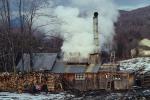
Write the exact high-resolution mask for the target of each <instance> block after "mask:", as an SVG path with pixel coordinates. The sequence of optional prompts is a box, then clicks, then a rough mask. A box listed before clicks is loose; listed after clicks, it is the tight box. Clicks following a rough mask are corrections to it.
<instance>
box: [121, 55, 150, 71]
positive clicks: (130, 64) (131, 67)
mask: <svg viewBox="0 0 150 100" xmlns="http://www.w3.org/2000/svg"><path fill="white" fill-rule="evenodd" d="M120 66H121V70H128V71H137V70H139V69H143V70H144V72H147V71H150V57H138V58H133V59H128V60H123V61H120Z"/></svg>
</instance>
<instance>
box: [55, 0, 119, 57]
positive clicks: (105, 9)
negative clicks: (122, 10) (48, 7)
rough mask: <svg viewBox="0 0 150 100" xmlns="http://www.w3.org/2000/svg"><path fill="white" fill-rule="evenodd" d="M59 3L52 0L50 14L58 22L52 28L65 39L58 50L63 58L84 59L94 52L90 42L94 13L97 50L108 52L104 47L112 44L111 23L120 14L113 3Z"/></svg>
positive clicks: (85, 0)
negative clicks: (53, 2)
mask: <svg viewBox="0 0 150 100" xmlns="http://www.w3.org/2000/svg"><path fill="white" fill-rule="evenodd" d="M58 1H59V0H56V1H55V2H57V3H55V4H56V5H57V6H55V7H54V9H53V12H54V15H56V16H57V18H58V19H57V20H56V21H61V23H60V24H57V25H54V26H55V29H56V30H59V32H60V34H61V35H62V36H63V37H64V40H65V41H64V43H63V46H62V48H61V49H62V51H63V52H64V58H66V59H68V58H70V56H75V55H76V56H79V55H80V57H81V58H86V57H88V55H89V53H92V52H93V50H94V49H95V46H94V41H93V13H94V12H95V11H97V12H98V13H99V33H100V35H99V36H100V38H99V39H100V49H101V50H102V49H107V48H106V47H105V46H106V45H109V44H110V45H111V43H112V42H113V41H112V40H113V36H114V35H115V31H114V22H116V21H117V18H118V15H119V13H118V10H117V6H116V5H115V4H114V2H113V0H63V1H64V2H63V1H59V2H58ZM65 2H66V3H65ZM54 26H53V27H54ZM79 53H80V54H79ZM77 54H79V55H77Z"/></svg>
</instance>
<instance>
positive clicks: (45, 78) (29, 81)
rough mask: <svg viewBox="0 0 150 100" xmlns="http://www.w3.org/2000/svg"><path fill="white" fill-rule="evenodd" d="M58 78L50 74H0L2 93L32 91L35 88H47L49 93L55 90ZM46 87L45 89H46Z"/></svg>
mask: <svg viewBox="0 0 150 100" xmlns="http://www.w3.org/2000/svg"><path fill="white" fill-rule="evenodd" d="M56 82H57V81H56V77H55V75H54V74H49V73H34V72H33V73H28V74H17V75H14V74H2V73H1V74H0V90H1V91H18V92H19V93H22V92H23V91H32V90H30V89H33V86H34V87H35V88H38V89H39V91H40V90H41V89H42V88H45V89H46V88H47V89H48V91H54V90H55V83H56ZM44 86H45V87H44Z"/></svg>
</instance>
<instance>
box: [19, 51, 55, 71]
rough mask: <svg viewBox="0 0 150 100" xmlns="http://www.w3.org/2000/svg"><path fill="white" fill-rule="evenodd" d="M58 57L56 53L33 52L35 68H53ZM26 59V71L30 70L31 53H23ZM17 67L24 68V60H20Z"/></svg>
mask: <svg viewBox="0 0 150 100" xmlns="http://www.w3.org/2000/svg"><path fill="white" fill-rule="evenodd" d="M56 58H57V54H56V53H33V57H32V61H33V70H34V71H40V70H51V69H52V67H53V65H54V63H55V61H56ZM23 59H24V71H27V72H28V71H29V69H30V56H29V54H24V55H23ZM17 69H18V70H19V71H22V70H23V66H22V60H20V62H19V64H18V66H17Z"/></svg>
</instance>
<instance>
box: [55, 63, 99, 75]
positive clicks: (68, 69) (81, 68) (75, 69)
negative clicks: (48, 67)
mask: <svg viewBox="0 0 150 100" xmlns="http://www.w3.org/2000/svg"><path fill="white" fill-rule="evenodd" d="M98 70H99V66H93V65H90V66H86V65H78V64H76V65H66V64H65V63H63V62H62V61H56V63H55V65H54V67H53V69H52V72H54V73H96V72H98Z"/></svg>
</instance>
